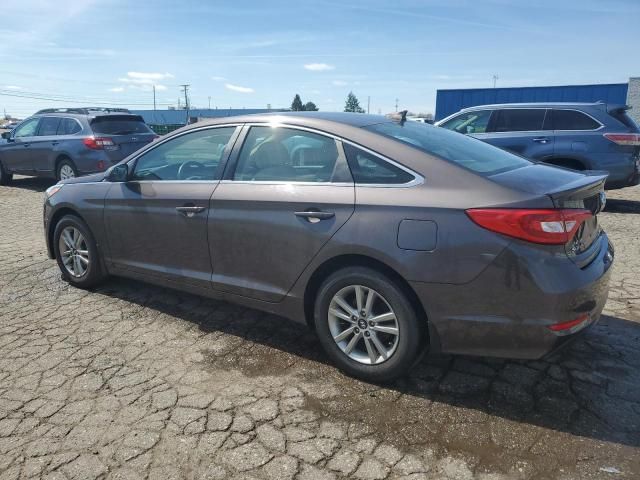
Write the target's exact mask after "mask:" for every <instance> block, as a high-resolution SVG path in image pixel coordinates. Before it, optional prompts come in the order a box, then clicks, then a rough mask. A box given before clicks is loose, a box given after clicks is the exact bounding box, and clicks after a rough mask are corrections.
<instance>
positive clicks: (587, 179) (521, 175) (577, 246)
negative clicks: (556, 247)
mask: <svg viewBox="0 0 640 480" xmlns="http://www.w3.org/2000/svg"><path fill="white" fill-rule="evenodd" d="M607 176H608V173H607V172H599V171H584V172H576V171H573V170H568V169H564V168H559V167H552V166H550V165H543V164H532V165H530V166H527V167H524V168H519V169H516V170H511V171H509V172H505V173H501V174H498V175H494V176H492V177H490V178H491V179H492V180H494V181H496V182H497V183H499V184H501V185H505V186H508V187H511V188H515V189H518V190H521V191H525V192H527V193H532V194H537V195H546V196H548V197H549V198H551V201H552V202H553V206H554V207H555V208H558V209H562V208H571V209H586V210H589V211H590V212H591V214H592V215H593V216H592V217H591V218H589V219H587V220H585V221H584V222H583V223H582V225H581V226H580V228H579V229H578V231H577V233H576V235H575V236H574V237H573V239H572V240H571V241H570V242H568V243H567V244H566V245H565V251H566V253H567V255H568V256H569V258H571V259H572V260H573V261H574V262H575V263H576V264H577V265H578V266H580V267H581V268H583V267H585V266H587V265H588V264H589V263H590V262H591V260H593V258H595V257H596V255H597V254H598V251H597V246H598V242H596V239H597V238H598V237H599V236H600V232H601V228H600V225H599V224H598V217H597V215H598V213H600V212H601V211H602V209H603V208H604V205H605V203H606V196H605V193H604V183H605V180H606V179H607Z"/></svg>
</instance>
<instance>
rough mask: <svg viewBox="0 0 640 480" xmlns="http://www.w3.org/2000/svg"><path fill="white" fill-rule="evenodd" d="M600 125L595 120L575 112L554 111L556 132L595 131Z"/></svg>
mask: <svg viewBox="0 0 640 480" xmlns="http://www.w3.org/2000/svg"><path fill="white" fill-rule="evenodd" d="M598 127H600V124H599V123H598V122H596V121H595V120H594V119H593V118H591V117H590V116H588V115H585V114H584V113H582V112H577V111H575V110H553V129H554V130H595V129H596V128H598Z"/></svg>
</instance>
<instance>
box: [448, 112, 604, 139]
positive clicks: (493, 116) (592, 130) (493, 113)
mask: <svg viewBox="0 0 640 480" xmlns="http://www.w3.org/2000/svg"><path fill="white" fill-rule="evenodd" d="M486 110H487V109H486V108H479V109H478V110H477V111H486ZM500 110H547V112H546V113H545V117H546V115H548V114H549V112H551V111H553V110H570V111H573V112H578V113H582V114H584V115H586V116H588V117H589V118H591V119H592V120H593V121H594V122H596V123H598V124H599V125H600V126H599V127H598V128H594V129H591V130H511V131H508V132H496V131H495V130H494V128H495V125H493V124H492V121H494V120H495V119H496V118H497V114H496V112H499V111H500ZM474 111H476V110H468V111H467V112H460V113H459V115H461V114H463V113H470V112H474ZM445 120H446V119H445ZM451 120H453V118H452V119H451ZM489 126H490V127H491V131H489ZM542 126H543V127H544V119H543V121H542ZM443 128H446V127H443ZM603 128H605V125H604V124H603V123H602V122H601V121H600V120H598V119H597V118H595V117H594V116H593V115H591V114H589V113H587V112H585V111H584V110H579V109H577V108H559V107H513V108H511V107H507V108H504V107H501V108H496V109H494V110H491V117H490V118H489V123H488V124H487V131H486V132H485V133H491V134H498V135H501V134H510V133H540V132H597V131H599V130H602V129H603ZM465 135H466V134H465ZM473 135H482V134H481V133H479V134H475V133H474V134H473Z"/></svg>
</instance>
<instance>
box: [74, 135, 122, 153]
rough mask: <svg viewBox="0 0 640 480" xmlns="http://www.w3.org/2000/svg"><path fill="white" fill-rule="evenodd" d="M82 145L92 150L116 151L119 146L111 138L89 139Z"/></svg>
mask: <svg viewBox="0 0 640 480" xmlns="http://www.w3.org/2000/svg"><path fill="white" fill-rule="evenodd" d="M82 143H84V145H85V146H86V147H87V148H90V149H91V150H115V149H117V148H118V146H117V145H116V144H115V142H114V141H113V139H111V138H109V137H88V138H85V139H84V140H83V141H82Z"/></svg>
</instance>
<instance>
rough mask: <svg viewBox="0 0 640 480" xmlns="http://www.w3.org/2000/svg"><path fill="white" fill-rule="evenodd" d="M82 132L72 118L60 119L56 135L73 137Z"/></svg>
mask: <svg viewBox="0 0 640 480" xmlns="http://www.w3.org/2000/svg"><path fill="white" fill-rule="evenodd" d="M80 130H82V127H81V126H80V124H79V123H78V122H77V121H75V120H74V119H73V118H61V119H60V124H59V125H58V135H73V134H74V133H78V132H79V131H80Z"/></svg>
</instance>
